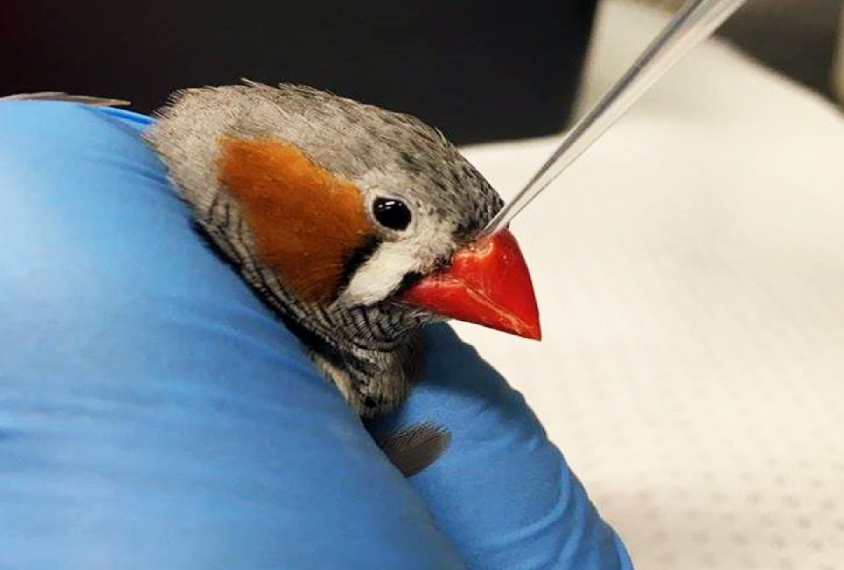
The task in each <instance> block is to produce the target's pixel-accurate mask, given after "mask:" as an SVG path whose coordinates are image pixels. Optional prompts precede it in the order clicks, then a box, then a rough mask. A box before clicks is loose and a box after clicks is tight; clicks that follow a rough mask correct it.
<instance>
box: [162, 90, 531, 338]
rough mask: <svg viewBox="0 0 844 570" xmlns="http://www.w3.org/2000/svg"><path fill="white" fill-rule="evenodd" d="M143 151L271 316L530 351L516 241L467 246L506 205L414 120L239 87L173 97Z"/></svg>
mask: <svg viewBox="0 0 844 570" xmlns="http://www.w3.org/2000/svg"><path fill="white" fill-rule="evenodd" d="M147 138H148V140H149V141H150V142H151V144H152V145H153V146H154V147H155V148H156V150H158V152H159V154H160V155H161V156H162V158H163V160H164V162H165V164H166V166H167V168H168V171H169V174H170V176H171V177H172V178H173V180H174V182H175V183H176V185H177V186H178V187H179V188H180V189H181V192H182V195H183V197H184V198H185V199H186V200H187V201H188V202H190V203H191V204H192V205H193V207H194V209H195V211H196V215H197V218H198V220H199V221H200V223H202V224H203V225H204V226H205V227H206V229H207V230H208V232H209V234H210V235H211V236H212V237H213V238H214V239H215V240H217V241H218V242H220V243H219V245H221V247H222V248H223V249H224V251H226V252H227V253H229V255H230V256H232V257H233V258H234V259H235V260H236V261H237V262H238V263H239V264H241V265H243V266H246V267H247V271H246V273H247V274H248V275H250V276H251V279H250V280H251V281H252V282H253V284H257V285H259V286H260V285H261V283H263V286H260V287H259V288H262V290H263V292H265V293H269V294H271V295H275V296H276V297H278V298H277V299H275V302H276V304H280V305H285V306H287V305H291V304H293V305H296V309H295V310H294V312H296V313H297V314H300V313H307V312H308V311H319V312H322V313H323V314H324V313H326V312H335V313H337V312H341V313H342V312H349V311H355V310H363V311H364V312H365V311H366V310H367V309H371V310H372V311H374V312H376V313H377V314H378V316H379V317H383V318H385V319H387V320H389V321H390V322H391V323H393V324H395V323H397V322H402V321H403V320H405V319H404V317H407V320H409V321H412V322H416V323H417V324H418V322H420V321H424V320H426V319H434V318H437V317H451V318H456V319H460V320H464V321H470V322H475V323H479V324H482V325H485V326H489V327H493V328H496V329H499V330H503V331H506V332H510V333H514V334H518V335H521V336H524V337H529V338H535V339H538V338H539V336H540V328H539V319H538V313H537V308H536V301H535V298H534V293H533V288H532V285H531V281H530V276H529V274H528V270H527V267H526V265H525V262H524V259H523V257H522V254H521V253H520V251H519V247H518V244H517V243H516V240H515V238H514V237H513V236H512V234H511V233H510V232H509V231H508V230H503V231H501V232H499V233H497V234H495V235H493V236H492V237H488V238H484V239H481V240H478V239H477V237H476V236H477V235H478V233H479V232H480V230H481V229H482V228H483V227H484V226H485V225H486V224H487V223H488V222H489V220H490V219H491V218H492V216H493V215H494V214H495V213H496V212H497V211H498V210H499V209H500V208H501V200H500V198H499V197H498V195H497V194H496V192H495V191H494V190H493V189H492V187H491V186H490V185H489V184H488V183H487V181H486V180H485V179H484V178H483V176H481V174H480V173H478V171H477V170H476V169H475V168H474V167H472V165H471V164H469V162H468V161H466V159H464V158H463V157H462V156H461V155H460V153H459V152H458V151H457V150H456V149H455V148H454V146H453V145H451V144H450V143H449V142H448V141H447V140H446V139H445V137H444V136H443V135H442V134H441V133H440V132H439V131H437V130H435V129H433V128H431V127H429V126H427V125H425V124H424V123H422V122H421V121H419V120H418V119H415V118H413V117H411V116H408V115H404V114H400V113H394V112H389V111H386V110H383V109H380V108H378V107H374V106H370V105H364V104H361V103H358V102H356V101H353V100H350V99H345V98H341V97H337V96H335V95H332V94H328V93H324V92H321V91H317V90H314V89H310V88H306V87H300V86H291V85H282V86H279V87H269V86H265V85H260V84H255V83H248V84H246V85H237V86H227V87H214V88H201V89H191V90H186V91H183V92H180V93H179V94H177V95H176V96H175V97H174V99H173V101H172V103H171V104H170V105H169V106H167V107H166V108H165V109H164V110H162V111H161V113H160V116H159V121H158V122H157V124H156V125H154V126H153V127H152V128H151V130H150V131H149V133H148V135H147ZM235 220H236V222H235ZM268 272H269V274H270V276H268ZM273 283H278V284H280V287H279V288H278V290H276V288H275V287H273ZM288 308H289V307H288ZM305 316H307V315H305Z"/></svg>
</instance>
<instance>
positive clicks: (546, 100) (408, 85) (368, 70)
mask: <svg viewBox="0 0 844 570" xmlns="http://www.w3.org/2000/svg"><path fill="white" fill-rule="evenodd" d="M594 8H595V0H548V1H522V2H518V1H514V0H447V1H446V0H423V1H417V2H406V1H402V0H357V1H344V2H343V1H323V2H285V1H275V2H269V1H261V0H232V1H225V2H201V3H200V2H195V1H183V2H180V1H178V0H170V1H163V0H147V1H143V0H135V1H128V0H124V1H121V0H87V1H86V0H77V1H65V2H57V1H38V0H35V1H30V2H27V1H25V0H11V1H9V0H6V1H5V2H4V4H3V8H2V12H0V14H2V15H0V53H2V54H4V58H5V61H3V72H2V74H0V77H2V79H0V94H11V93H20V92H32V91H43V90H61V91H67V92H69V93H74V94H86V95H99V96H108V97H117V98H122V99H128V100H130V101H132V107H131V108H132V109H134V110H137V111H141V112H149V111H151V110H153V109H155V108H156V107H159V106H160V105H162V104H163V103H164V101H165V100H166V97H167V94H168V93H170V92H172V91H174V90H176V89H178V88H182V87H190V86H199V85H221V84H229V83H234V82H237V81H239V79H240V78H241V77H246V78H249V79H254V80H258V81H263V82H267V83H276V82H298V83H305V84H308V85H312V86H314V87H320V88H325V89H329V90H331V91H333V92H335V93H338V94H341V95H346V96H349V97H353V98H356V99H361V100H364V101H366V102H370V103H375V104H378V105H381V106H384V107H387V108H390V109H394V110H401V111H405V112H410V113H413V114H416V115H418V116H419V117H421V118H422V119H424V120H426V121H428V122H430V123H432V124H434V125H437V126H439V127H440V128H441V129H442V130H443V131H445V132H446V134H447V135H448V136H449V137H450V138H452V140H454V141H455V142H456V143H459V144H462V143H468V142H479V141H486V140H495V139H503V138H519V137H528V136H537V135H543V134H550V133H554V132H558V131H559V130H560V128H561V127H563V126H564V124H565V123H566V121H567V119H568V118H569V113H570V110H571V106H572V102H573V99H574V96H575V92H576V88H577V85H578V80H579V75H580V71H581V66H582V63H583V59H584V53H585V50H586V47H587V45H588V39H589V34H590V29H591V25H592V18H593V14H594Z"/></svg>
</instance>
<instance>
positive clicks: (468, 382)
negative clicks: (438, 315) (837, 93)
mask: <svg viewBox="0 0 844 570" xmlns="http://www.w3.org/2000/svg"><path fill="white" fill-rule="evenodd" d="M427 340H428V344H429V356H428V361H427V365H426V371H425V374H424V378H423V379H422V380H421V381H420V382H419V384H418V385H417V386H416V387H415V388H414V390H413V392H412V394H411V396H410V398H409V400H408V402H407V403H406V404H405V405H404V406H403V407H402V409H401V410H399V411H398V412H397V413H396V414H394V415H391V416H389V417H386V418H382V419H379V420H376V421H374V422H372V424H371V426H370V428H371V430H372V431H373V433H374V434H375V437H376V438H383V437H384V436H385V434H390V433H395V432H397V431H400V430H401V429H404V428H405V427H406V426H416V425H425V424H427V425H434V426H439V428H440V429H445V430H448V432H449V434H450V441H449V445H448V447H447V448H446V449H445V451H444V452H443V453H442V456H441V457H439V459H437V460H436V461H434V462H433V463H432V464H431V465H430V466H428V467H427V468H425V469H424V470H421V471H420V472H419V473H418V474H417V475H415V476H414V477H412V478H411V479H410V482H411V484H412V485H413V487H414V489H416V491H417V492H418V493H419V494H420V495H421V496H422V497H423V498H424V499H425V501H426V502H427V504H428V506H429V508H430V509H431V512H432V514H433V516H434V519H435V520H436V523H437V525H438V526H439V527H440V528H441V529H442V530H443V532H444V533H445V534H446V535H448V537H449V538H450V539H451V541H452V542H453V544H454V545H455V547H456V548H457V549H458V551H459V552H460V554H461V555H462V556H463V559H464V560H465V561H466V563H467V566H468V567H469V568H478V569H481V568H483V569H485V570H491V569H498V568H500V569H508V570H512V569H525V570H527V569H531V570H534V569H575V568H576V569H578V570H598V569H601V570H614V569H622V568H630V567H631V566H630V560H629V558H628V556H627V553H626V551H625V550H624V547H623V545H622V544H621V542H620V540H619V539H618V537H617V536H616V534H615V533H614V532H613V531H612V529H610V527H609V526H608V525H607V524H606V523H605V522H604V521H602V520H601V518H600V516H599V514H598V513H597V511H596V510H595V508H594V506H593V505H592V504H591V502H590V501H589V499H588V497H587V495H586V493H585V491H584V489H583V487H582V486H581V484H580V482H579V481H578V480H577V478H576V477H575V476H574V474H573V473H572V472H571V471H570V470H569V468H568V466H567V465H566V462H565V460H564V458H563V457H562V455H561V454H560V452H559V450H558V449H557V448H556V447H555V446H554V445H553V444H552V443H551V442H550V441H549V440H548V438H547V437H546V434H545V432H544V430H543V429H542V426H541V425H540V424H539V422H538V420H537V418H536V417H535V416H534V414H533V413H532V412H531V410H530V409H529V408H528V406H527V405H526V403H525V401H524V398H523V397H522V396H521V394H519V393H518V392H516V391H515V390H513V389H512V388H510V387H509V386H508V385H507V382H506V381H505V380H504V379H503V378H502V377H501V376H500V375H499V374H498V373H496V372H495V370H493V369H492V368H491V367H490V366H489V365H488V364H487V363H486V362H484V361H483V359H481V358H480V357H479V356H478V354H477V353H476V352H475V350H474V349H472V348H471V347H469V346H467V345H466V344H464V343H462V342H461V341H460V340H459V339H458V338H457V336H456V335H455V334H454V332H453V331H452V330H451V329H450V328H449V327H448V326H446V325H437V326H433V327H429V329H428V335H427Z"/></svg>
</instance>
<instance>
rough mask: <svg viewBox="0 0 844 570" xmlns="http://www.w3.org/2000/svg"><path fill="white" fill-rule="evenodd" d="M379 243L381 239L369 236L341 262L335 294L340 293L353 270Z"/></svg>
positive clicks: (354, 270) (347, 284) (372, 252)
mask: <svg viewBox="0 0 844 570" xmlns="http://www.w3.org/2000/svg"><path fill="white" fill-rule="evenodd" d="M379 245H381V240H379V239H378V238H376V237H369V238H367V239H366V240H365V241H364V242H363V243H362V244H361V245H359V246H358V247H357V248H355V250H354V251H352V253H351V255H349V257H348V258H346V261H345V263H343V272H342V273H341V274H340V279H339V281H338V282H337V295H340V293H342V292H343V291H344V290H345V289H346V287H348V286H349V283H350V282H351V281H352V277H354V275H355V272H356V271H357V270H358V269H360V266H361V265H363V264H364V263H366V262H367V261H368V260H369V258H370V257H372V254H374V253H375V250H376V249H378V246H379Z"/></svg>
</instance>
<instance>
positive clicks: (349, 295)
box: [337, 240, 429, 306]
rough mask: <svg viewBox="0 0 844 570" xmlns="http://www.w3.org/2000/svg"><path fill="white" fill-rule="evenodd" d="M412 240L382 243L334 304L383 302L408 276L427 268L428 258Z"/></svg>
mask: <svg viewBox="0 0 844 570" xmlns="http://www.w3.org/2000/svg"><path fill="white" fill-rule="evenodd" d="M415 241H416V240H414V241H411V242H385V243H382V244H381V245H380V247H378V249H377V250H376V252H375V254H374V255H373V256H372V257H370V258H369V259H368V260H367V261H366V263H364V264H363V265H361V266H360V268H358V270H357V271H356V272H355V275H354V276H353V277H352V279H351V281H349V285H348V286H347V287H346V289H345V290H344V291H343V292H342V293H341V294H340V297H339V298H338V299H337V303H340V304H343V305H346V306H355V305H371V304H374V303H377V302H379V301H383V300H384V299H385V298H386V297H387V296H388V295H389V294H390V293H392V292H393V291H394V290H395V289H396V287H398V286H399V284H400V283H401V281H402V279H404V276H405V275H406V274H407V273H409V272H412V271H418V270H420V269H421V268H422V267H423V266H425V265H427V263H425V262H426V260H427V259H426V258H428V257H429V256H425V255H424V252H420V251H419V244H418V243H414V242H415ZM420 254H421V255H420Z"/></svg>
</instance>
